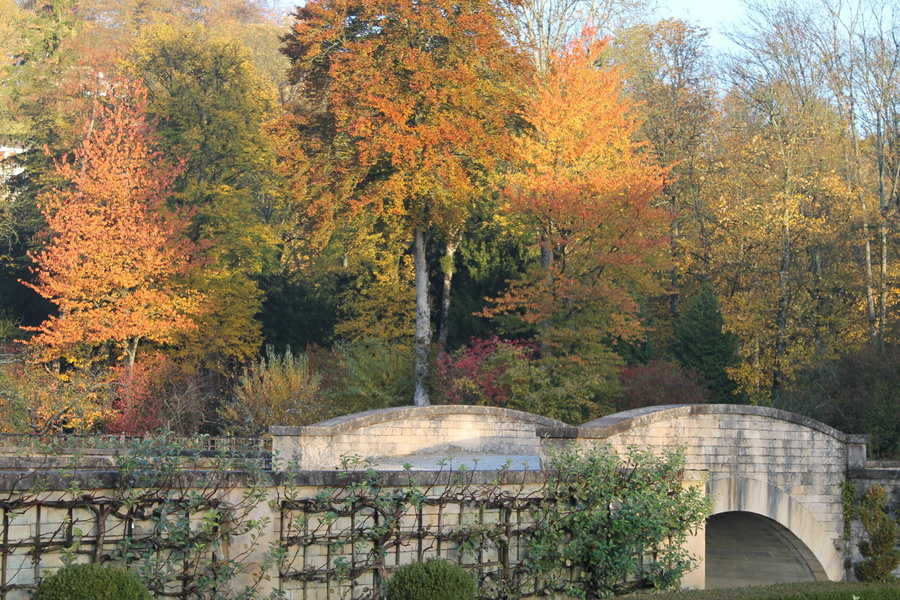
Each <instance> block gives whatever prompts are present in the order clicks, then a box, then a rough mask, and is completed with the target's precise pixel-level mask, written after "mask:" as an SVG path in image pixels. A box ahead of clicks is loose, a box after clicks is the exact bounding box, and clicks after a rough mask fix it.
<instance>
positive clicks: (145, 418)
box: [107, 353, 217, 435]
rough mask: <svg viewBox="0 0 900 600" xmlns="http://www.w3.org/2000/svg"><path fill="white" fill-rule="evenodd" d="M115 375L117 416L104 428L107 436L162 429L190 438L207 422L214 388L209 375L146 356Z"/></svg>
mask: <svg viewBox="0 0 900 600" xmlns="http://www.w3.org/2000/svg"><path fill="white" fill-rule="evenodd" d="M116 371H117V372H118V379H117V381H116V382H115V386H116V389H117V391H118V400H117V402H116V406H115V408H117V409H118V414H117V415H116V416H115V418H114V419H113V420H112V421H111V422H110V423H109V424H108V425H107V431H109V432H110V433H125V434H128V435H143V434H145V433H148V432H152V431H157V430H159V429H166V430H169V431H173V432H175V433H178V434H180V435H193V434H195V433H197V432H198V431H199V430H200V429H201V426H202V424H203V423H205V422H207V421H208V420H209V416H210V415H209V412H210V411H209V409H208V406H209V405H210V404H212V403H213V402H212V401H213V398H214V397H215V395H216V393H215V391H214V390H215V389H216V387H217V386H216V385H215V382H214V381H213V378H212V376H211V375H210V374H207V375H203V374H200V373H197V372H194V371H192V370H190V369H187V368H185V366H184V365H183V364H179V363H177V362H176V361H175V360H173V359H172V357H171V356H168V355H166V354H161V353H150V354H146V355H144V356H142V358H141V360H139V361H138V362H136V363H135V364H134V366H133V367H132V368H131V369H128V368H127V367H126V366H124V365H122V366H119V367H117V368H116Z"/></svg>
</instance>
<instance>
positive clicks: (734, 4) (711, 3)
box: [658, 0, 743, 50]
mask: <svg viewBox="0 0 900 600" xmlns="http://www.w3.org/2000/svg"><path fill="white" fill-rule="evenodd" d="M658 1H659V13H660V16H672V17H676V18H679V19H683V20H685V21H687V22H689V23H694V24H698V25H700V26H701V27H705V28H707V29H709V30H710V33H709V43H710V46H712V47H713V48H715V49H717V50H722V49H725V48H726V47H727V46H728V45H729V44H730V42H729V41H728V40H727V39H725V38H724V37H723V36H722V29H723V27H728V26H731V25H734V24H736V23H738V22H740V20H741V17H742V15H743V7H742V6H741V3H740V0H658Z"/></svg>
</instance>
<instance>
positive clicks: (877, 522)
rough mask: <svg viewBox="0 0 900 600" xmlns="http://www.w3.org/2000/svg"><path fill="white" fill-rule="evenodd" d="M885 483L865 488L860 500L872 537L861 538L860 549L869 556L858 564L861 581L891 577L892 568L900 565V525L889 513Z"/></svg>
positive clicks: (867, 534) (860, 512) (860, 510)
mask: <svg viewBox="0 0 900 600" xmlns="http://www.w3.org/2000/svg"><path fill="white" fill-rule="evenodd" d="M886 493H887V492H886V490H885V488H884V486H881V485H875V486H872V487H871V488H869V489H868V490H866V491H865V493H864V494H863V495H862V498H860V501H859V520H860V521H862V526H863V530H864V531H865V532H866V536H867V537H868V538H869V539H868V540H866V541H863V542H860V544H859V552H860V554H862V555H863V558H864V559H865V560H862V561H861V562H858V563H856V565H854V568H853V570H854V572H855V573H856V578H857V579H859V580H860V581H879V582H883V581H891V580H894V579H895V578H894V576H893V575H891V571H893V570H894V569H896V568H897V567H898V566H900V552H898V551H897V542H898V539H900V527H898V525H897V522H896V521H895V520H894V519H892V518H891V517H890V515H888V514H887V497H886Z"/></svg>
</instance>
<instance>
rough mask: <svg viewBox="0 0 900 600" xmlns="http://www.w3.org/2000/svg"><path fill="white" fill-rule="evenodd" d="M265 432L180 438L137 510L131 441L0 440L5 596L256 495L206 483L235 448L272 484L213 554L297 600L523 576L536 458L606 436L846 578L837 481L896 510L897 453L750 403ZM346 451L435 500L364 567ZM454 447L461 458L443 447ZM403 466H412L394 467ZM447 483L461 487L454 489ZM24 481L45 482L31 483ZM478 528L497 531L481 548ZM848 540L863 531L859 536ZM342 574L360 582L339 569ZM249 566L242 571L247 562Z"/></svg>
mask: <svg viewBox="0 0 900 600" xmlns="http://www.w3.org/2000/svg"><path fill="white" fill-rule="evenodd" d="M271 436H272V454H273V455H274V456H272V457H270V456H269V454H268V453H267V452H265V451H258V450H252V451H250V450H247V451H243V452H242V453H238V452H236V450H235V449H233V448H232V447H231V446H230V445H229V446H226V447H225V448H227V450H225V451H213V450H207V449H199V448H198V449H184V448H181V447H180V446H179V445H178V444H176V445H175V446H174V448H175V451H174V452H173V454H172V455H170V459H171V460H176V461H178V460H189V461H190V463H191V464H192V469H193V471H191V470H190V469H186V470H185V471H184V472H181V471H178V470H176V471H174V472H170V474H169V475H168V480H167V481H166V482H165V484H166V485H167V486H169V488H172V487H174V489H175V495H174V496H173V495H172V494H170V491H171V490H163V489H162V487H161V488H160V489H159V493H158V494H157V496H153V494H149V495H148V494H144V495H142V496H141V502H143V503H144V504H142V505H140V508H139V509H137V508H135V505H134V504H129V503H128V502H127V501H126V500H127V497H128V494H129V493H130V492H131V491H133V490H131V489H130V485H132V484H130V483H129V481H127V480H124V479H123V477H128V475H127V473H126V474H123V472H119V471H115V470H113V469H111V468H110V466H111V465H114V464H120V461H122V460H126V459H127V452H125V453H123V452H122V451H121V450H114V449H110V450H97V451H95V452H93V453H91V454H90V455H89V456H81V457H77V460H75V461H74V462H73V461H72V459H71V458H64V457H60V456H53V455H49V454H48V455H45V456H38V455H37V454H35V453H32V454H29V453H28V452H27V451H26V452H19V453H9V452H7V453H5V454H4V453H3V452H0V512H2V514H0V517H2V519H3V524H4V529H3V537H2V539H0V544H2V545H0V600H25V599H26V598H27V597H28V596H27V591H26V590H27V589H28V588H29V587H30V586H33V585H34V583H35V582H37V581H38V580H39V578H40V577H42V576H44V575H45V573H46V572H48V571H50V570H53V569H55V568H58V567H59V565H60V564H61V563H62V560H63V557H65V556H67V555H68V556H70V557H74V559H75V560H76V561H95V562H97V561H101V560H104V557H107V556H111V555H112V554H114V553H115V550H116V548H119V546H120V545H121V544H122V543H123V542H124V540H125V539H126V537H127V536H126V534H125V532H130V533H129V534H128V535H133V534H134V533H135V532H136V533H137V534H140V535H144V534H147V535H149V534H148V531H147V529H146V528H147V527H148V526H149V525H148V524H149V523H151V521H152V518H153V515H154V514H158V513H160V512H162V513H165V514H168V513H167V512H166V511H169V510H171V508H172V507H173V506H181V505H180V504H179V502H181V501H182V500H184V499H185V498H189V497H191V495H192V494H194V493H195V492H198V493H201V494H210V493H212V491H216V493H218V492H217V490H225V492H223V493H226V496H225V499H226V500H227V503H229V504H231V505H238V504H240V502H242V498H244V497H245V496H246V494H248V493H250V492H252V491H254V490H256V492H260V489H261V488H260V487H259V486H257V487H256V488H254V487H252V486H251V484H252V481H251V480H252V477H251V476H250V475H248V473H247V472H243V471H241V470H240V468H235V469H234V470H225V471H224V472H221V471H220V472H218V473H217V474H216V476H215V481H216V483H215V488H210V487H209V485H200V484H199V483H198V482H200V481H204V480H205V479H204V478H207V479H208V477H207V475H205V473H206V474H208V472H207V471H206V469H210V468H212V467H213V466H214V465H215V464H217V460H218V459H217V458H216V457H217V456H234V455H237V454H241V457H242V459H246V460H244V462H243V464H250V463H252V464H253V465H255V467H254V468H256V469H257V472H256V475H257V476H260V473H262V475H263V479H264V480H265V483H264V484H263V485H262V491H261V493H262V494H263V498H262V499H261V500H259V501H258V502H257V503H256V504H254V505H253V506H252V507H251V508H249V509H248V510H249V512H248V513H247V514H248V515H251V516H250V518H252V519H253V520H255V522H257V523H259V524H260V525H261V528H260V529H259V531H258V532H257V533H256V534H254V535H253V536H251V535H249V534H246V533H241V534H235V535H233V536H232V537H231V538H230V539H229V541H228V543H227V545H226V547H225V548H224V550H223V551H224V552H225V557H226V558H227V557H241V560H243V561H245V562H246V563H247V564H249V565H255V566H253V569H257V570H259V569H262V570H264V571H265V573H264V574H265V575H266V576H267V577H268V578H269V579H268V581H262V582H261V583H260V585H261V588H260V592H261V594H260V596H261V597H264V596H265V595H266V594H267V593H269V591H271V590H274V589H277V590H281V591H282V592H284V594H285V596H286V597H287V598H289V599H292V600H332V599H334V600H337V599H338V598H341V599H342V600H343V599H344V598H347V599H354V598H361V597H364V596H365V595H366V593H367V592H365V591H364V590H366V589H371V588H372V586H373V585H375V584H376V583H377V581H378V580H379V578H381V577H384V576H386V575H387V574H388V573H390V572H391V570H392V569H394V568H395V567H396V566H397V565H400V564H404V563H406V562H410V561H413V560H420V559H424V558H428V557H430V556H442V557H445V558H449V559H451V560H454V561H457V562H460V563H462V564H465V565H468V566H470V567H471V568H472V569H473V570H474V571H476V572H477V573H478V576H479V577H480V578H481V579H482V581H484V582H493V583H490V585H497V581H496V577H495V574H496V573H498V572H500V571H503V572H510V570H512V571H515V565H517V564H518V562H519V561H521V559H522V557H523V556H524V555H525V554H526V553H527V550H528V545H527V533H524V532H527V531H528V528H529V527H531V526H532V525H533V523H532V522H531V521H530V520H529V519H531V517H530V516H529V514H530V512H529V511H530V510H531V507H532V506H533V504H532V503H533V502H535V501H540V498H539V497H538V496H537V495H536V494H538V490H539V489H540V488H541V485H542V483H543V481H544V477H545V474H544V472H543V471H542V468H544V467H546V465H547V464H548V463H547V459H548V458H549V456H550V455H551V454H552V453H553V452H554V450H555V449H556V448H558V447H559V446H561V445H564V444H569V443H575V444H580V445H587V444H593V443H601V444H609V445H610V446H611V447H613V448H614V449H616V450H617V451H619V452H620V453H622V452H624V451H625V450H626V449H627V448H628V447H629V446H638V447H640V448H644V449H648V450H650V451H653V452H657V451H658V452H662V451H663V450H667V449H678V450H681V451H682V452H683V453H684V456H685V461H686V464H685V472H684V478H685V481H686V483H687V484H688V485H696V486H705V491H706V494H707V495H709V496H710V497H712V498H713V501H714V502H713V504H714V514H715V513H722V512H731V511H743V512H749V513H754V514H757V515H762V516H764V517H767V518H770V519H772V520H775V521H777V522H778V523H781V524H782V525H783V526H784V527H786V528H787V529H788V530H789V531H790V532H791V533H792V534H793V535H795V536H796V537H797V538H798V539H799V540H800V541H802V542H803V544H805V546H806V547H807V548H808V549H809V551H810V552H811V555H812V556H814V558H815V561H813V562H818V564H816V565H811V569H812V571H813V572H814V573H815V575H816V577H817V578H819V577H821V578H823V579H841V578H842V577H844V576H846V572H845V571H844V568H845V566H846V565H847V564H849V560H848V561H846V562H845V552H844V551H845V550H846V548H847V547H848V545H847V543H846V542H845V540H843V509H842V504H841V485H842V483H843V482H844V481H846V479H847V477H848V473H849V475H850V477H851V478H852V479H853V481H854V482H856V483H857V485H858V487H860V488H861V489H864V488H866V487H868V486H870V485H874V484H876V483H880V484H883V485H886V486H887V487H888V488H889V490H890V491H891V494H892V503H893V504H892V507H893V508H894V509H895V510H897V508H900V465H886V464H875V463H871V462H870V463H866V461H865V447H866V438H864V437H862V436H852V435H845V434H843V433H841V432H839V431H836V430H834V429H832V428H830V427H827V426H825V425H823V424H821V423H819V422H817V421H813V420H811V419H806V418H804V417H800V416H798V415H793V414H790V413H785V412H782V411H778V410H774V409H768V408H760V407H752V406H736V405H694V406H663V407H653V408H648V409H639V410H635V411H628V412H625V413H619V414H617V415H610V416H609V417H604V418H602V419H597V420H595V421H592V422H589V423H585V424H584V425H581V426H579V427H573V426H568V425H565V424H564V423H561V422H558V421H554V420H552V419H547V418H544V417H539V416H537V415H532V414H528V413H522V412H518V411H513V410H506V409H499V408H491V407H476V406H432V407H416V408H413V407H407V408H394V409H384V410H377V411H369V412H366V413H359V414H356V415H348V416H346V417H340V418H336V419H331V420H329V421H324V422H322V423H319V424H316V425H312V426H308V427H272V428H271ZM229 444H230V442H229ZM251 448H252V446H251ZM349 456H356V457H359V458H360V459H370V460H371V463H370V464H371V465H372V466H373V468H374V469H375V470H376V471H377V478H378V482H379V483H378V486H379V489H380V490H381V491H383V492H384V493H387V494H388V495H391V494H395V493H396V494H397V495H398V496H402V495H403V494H405V493H407V492H408V491H409V490H410V489H413V488H415V489H416V490H418V491H417V492H416V493H419V491H422V490H424V491H423V492H422V493H423V494H424V497H427V498H428V501H427V502H424V503H421V504H420V505H418V506H417V507H416V508H409V507H407V508H406V509H404V511H403V512H402V514H400V515H399V521H398V522H399V528H398V529H396V530H395V531H394V532H393V533H392V534H391V535H392V536H393V537H392V538H390V539H388V538H385V540H384V541H383V545H384V544H386V545H384V547H383V548H381V549H379V550H378V552H382V551H384V554H383V560H381V559H379V561H380V562H377V563H373V564H369V563H367V562H366V560H368V559H367V558H366V556H369V555H371V553H372V552H373V551H374V547H373V546H372V544H371V540H365V539H359V540H354V541H352V542H351V543H349V544H347V543H343V542H340V541H339V540H338V538H339V536H340V535H343V534H345V533H347V532H353V531H356V530H357V529H358V527H359V526H360V525H364V524H365V523H366V522H367V520H377V519H379V518H380V517H376V516H375V514H374V513H373V512H371V511H370V512H369V513H366V512H365V511H364V510H363V511H361V512H360V511H357V510H356V509H353V510H352V511H349V512H347V511H343V512H342V511H341V510H338V511H334V510H332V509H330V508H329V507H328V502H334V501H335V499H336V497H335V496H334V494H336V493H337V494H341V493H346V490H347V489H351V488H353V486H363V487H364V486H366V485H369V483H368V479H367V478H368V477H370V476H372V473H373V471H368V472H367V471H366V470H365V468H366V466H367V463H366V462H365V461H363V462H359V461H356V462H354V461H349V463H347V464H346V465H345V466H343V467H341V466H340V463H341V462H342V457H349ZM448 457H455V458H454V459H453V462H451V461H444V460H443V459H447V458H448ZM170 459H169V458H167V459H166V460H170ZM506 459H509V460H510V461H511V462H512V464H511V466H510V467H509V468H507V469H501V470H497V468H496V464H498V463H502V462H503V461H504V460H506ZM149 460H150V462H153V461H154V460H156V459H154V458H152V457H151V458H150V459H149ZM465 460H468V461H470V463H468V464H467V463H466V462H465ZM79 461H80V462H79ZM477 461H481V462H477ZM351 463H352V464H351ZM407 463H408V464H411V465H412V466H413V468H412V469H410V470H404V469H403V465H404V464H407ZM179 464H180V463H179ZM469 464H474V465H476V468H475V470H471V468H470V470H467V471H461V472H460V471H454V468H455V467H456V466H458V465H463V466H466V467H468V465H469ZM438 465H441V466H440V467H438ZM478 465H480V466H478ZM248 469H249V467H248ZM449 478H456V479H453V481H452V482H451V480H450V479H449ZM73 482H76V485H74V486H73V485H72V483H73ZM145 485H146V484H145ZM449 485H462V489H465V490H468V491H467V492H465V493H463V494H462V495H456V494H451V495H447V494H446V491H447V489H448V487H447V486H449ZM348 486H349V487H348ZM482 488H484V489H485V490H490V491H489V492H485V493H486V495H484V496H483V497H482V498H481V499H479V500H477V501H476V500H474V499H473V496H471V495H469V496H467V495H466V494H468V493H469V492H473V491H478V490H480V489H482ZM34 489H38V490H40V492H33V491H32V492H29V491H25V490H34ZM356 489H361V488H358V487H357V488H356ZM211 490H212V491H211ZM341 490H344V491H341ZM404 490H405V491H404ZM85 491H89V493H85ZM478 493H481V492H478ZM173 498H174V501H173ZM338 499H339V498H338ZM210 507H214V503H213V504H210V505H209V506H208V507H206V508H203V509H198V512H197V513H196V514H193V513H191V514H181V515H180V516H179V513H178V512H177V511H175V512H173V513H172V515H173V518H183V519H187V521H186V522H188V523H189V524H191V526H192V527H196V528H202V527H203V524H204V523H205V522H206V521H205V520H204V519H207V518H208V517H209V516H210V515H211V514H213V513H214V511H213V512H212V513H211V512H209V511H210V510H212V508H210ZM182 512H183V511H182ZM188 512H190V511H188ZM473 531H475V532H486V531H490V532H493V533H494V534H498V535H496V536H495V537H494V538H493V539H492V540H488V538H486V537H485V538H484V540H483V541H482V542H478V543H473V542H472V539H477V536H475V538H473V537H472V536H471V535H469V534H471V533H472V532H473ZM465 532H468V533H466V535H463V533H465ZM151 537H152V536H151ZM163 537H164V536H163ZM160 539H163V538H162V537H161V538H160ZM498 540H499V542H498ZM857 540H858V532H857V535H856V537H855V538H854V540H852V541H851V543H852V544H855V541H857ZM704 544H705V538H704V533H703V531H702V530H701V531H699V532H698V533H697V535H696V536H694V537H693V538H692V539H691V540H690V541H689V550H690V551H691V552H694V553H695V554H697V555H701V556H702V555H703V553H704V552H705V546H704ZM271 549H279V551H280V552H282V553H283V561H282V562H281V563H280V565H278V566H275V565H272V564H268V563H267V555H266V553H267V552H268V551H269V550H271ZM161 551H162V552H166V551H165V550H161ZM219 554H220V555H221V551H220V553H219ZM165 558H166V556H165V555H162V560H165ZM219 558H220V559H221V556H219ZM848 558H849V557H848ZM703 568H704V567H703V566H702V564H701V567H700V569H699V570H698V571H697V572H695V573H693V574H691V575H690V576H689V578H688V579H686V580H685V583H686V584H687V585H691V586H695V587H703V585H704V583H705V579H704V577H705V575H704V571H703ZM348 569H349V572H351V573H352V575H353V576H352V577H347V573H348ZM241 578H242V579H241V581H242V582H250V581H252V578H253V575H252V573H249V572H248V573H247V574H245V575H242V576H241ZM521 583H522V582H519V584H521ZM498 593H499V592H498Z"/></svg>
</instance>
